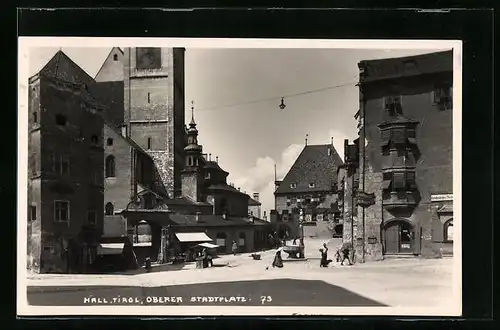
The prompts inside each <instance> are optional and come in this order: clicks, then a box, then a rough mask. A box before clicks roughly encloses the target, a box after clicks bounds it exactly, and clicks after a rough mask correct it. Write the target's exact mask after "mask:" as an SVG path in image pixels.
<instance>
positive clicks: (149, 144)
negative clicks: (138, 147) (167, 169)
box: [148, 137, 152, 150]
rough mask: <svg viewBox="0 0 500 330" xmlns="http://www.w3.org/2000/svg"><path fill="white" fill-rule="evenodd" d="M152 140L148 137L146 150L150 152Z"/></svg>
mask: <svg viewBox="0 0 500 330" xmlns="http://www.w3.org/2000/svg"><path fill="white" fill-rule="evenodd" d="M151 145H152V139H151V138H150V137H148V150H151V148H152V146H151Z"/></svg>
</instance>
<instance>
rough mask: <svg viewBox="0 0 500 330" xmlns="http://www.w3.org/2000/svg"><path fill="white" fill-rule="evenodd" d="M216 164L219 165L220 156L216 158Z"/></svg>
mask: <svg viewBox="0 0 500 330" xmlns="http://www.w3.org/2000/svg"><path fill="white" fill-rule="evenodd" d="M215 162H216V163H217V164H219V156H216V157H215Z"/></svg>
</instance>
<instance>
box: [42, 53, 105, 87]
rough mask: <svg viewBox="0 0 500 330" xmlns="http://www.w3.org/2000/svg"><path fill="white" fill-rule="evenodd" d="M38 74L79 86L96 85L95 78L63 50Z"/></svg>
mask: <svg viewBox="0 0 500 330" xmlns="http://www.w3.org/2000/svg"><path fill="white" fill-rule="evenodd" d="M38 74H39V75H41V76H46V77H50V78H55V79H60V80H64V81H67V82H70V83H73V84H77V85H81V84H83V85H87V86H89V87H90V86H92V85H94V84H95V80H94V78H92V77H91V76H90V75H89V74H88V73H87V72H85V71H84V70H83V69H82V68H81V67H80V66H78V64H76V63H75V62H73V60H71V58H69V57H68V55H66V54H65V53H64V52H63V51H62V50H59V51H58V52H57V53H56V54H55V55H54V56H53V57H52V58H51V59H50V60H49V61H48V62H47V64H45V66H44V67H43V68H42V69H41V70H40V71H39V72H38Z"/></svg>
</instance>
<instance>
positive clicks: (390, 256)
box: [384, 253, 418, 259]
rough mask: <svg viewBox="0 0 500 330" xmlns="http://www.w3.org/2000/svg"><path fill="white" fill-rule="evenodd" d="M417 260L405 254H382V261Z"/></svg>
mask: <svg viewBox="0 0 500 330" xmlns="http://www.w3.org/2000/svg"><path fill="white" fill-rule="evenodd" d="M413 258H418V256H416V255H414V254H411V253H406V254H384V259H413Z"/></svg>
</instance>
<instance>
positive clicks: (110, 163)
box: [106, 155, 115, 178]
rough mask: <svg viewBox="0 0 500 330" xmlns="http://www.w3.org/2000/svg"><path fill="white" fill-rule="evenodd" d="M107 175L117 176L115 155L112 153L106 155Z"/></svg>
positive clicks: (110, 176) (109, 176)
mask: <svg viewBox="0 0 500 330" xmlns="http://www.w3.org/2000/svg"><path fill="white" fill-rule="evenodd" d="M106 177H107V178H114V177H115V157H114V156H111V155H109V156H108V157H106Z"/></svg>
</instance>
